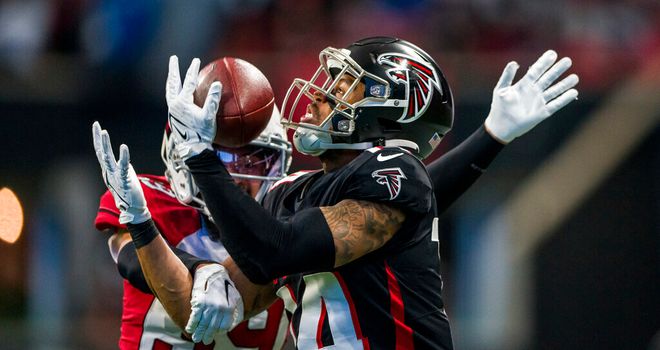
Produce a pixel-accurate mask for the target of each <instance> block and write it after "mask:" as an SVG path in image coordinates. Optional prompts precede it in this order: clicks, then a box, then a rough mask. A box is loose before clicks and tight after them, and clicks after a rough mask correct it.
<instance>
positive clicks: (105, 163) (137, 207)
mask: <svg viewBox="0 0 660 350" xmlns="http://www.w3.org/2000/svg"><path fill="white" fill-rule="evenodd" d="M92 137H93V138H94V150H95V151H96V158H97V159H98V161H99V164H100V165H101V174H102V175H103V182H105V185H106V186H107V187H108V190H110V193H112V197H113V198H114V199H115V205H116V206H117V208H118V209H119V222H120V223H122V224H126V223H131V224H139V223H143V222H145V221H147V220H148V219H150V218H151V214H150V213H149V209H147V201H146V200H145V199H144V193H143V192H142V186H141V185H140V181H139V180H138V177H137V175H136V174H135V170H133V166H132V165H131V164H130V154H129V153H128V146H126V145H121V146H120V147H119V161H117V160H116V158H115V154H114V153H113V152H112V145H111V144H110V135H108V132H107V131H106V130H101V125H100V124H99V122H94V124H93V125H92Z"/></svg>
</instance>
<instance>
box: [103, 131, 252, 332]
mask: <svg viewBox="0 0 660 350" xmlns="http://www.w3.org/2000/svg"><path fill="white" fill-rule="evenodd" d="M93 137H94V148H95V150H96V155H97V158H98V160H99V164H100V166H101V173H102V176H103V180H104V182H105V184H106V186H107V187H108V189H109V191H110V193H111V194H112V196H113V198H114V200H115V205H116V206H117V208H118V209H119V212H120V214H119V222H120V223H121V224H126V226H127V228H128V231H129V232H130V235H131V239H132V240H133V244H134V245H135V249H136V251H137V256H138V259H139V261H140V264H141V267H142V271H143V273H144V276H145V278H146V280H147V282H148V284H149V286H150V287H151V289H152V291H153V292H154V294H155V295H156V296H157V297H158V299H159V300H160V301H161V303H162V304H163V306H164V307H165V310H166V311H167V313H168V314H169V315H170V316H171V317H172V319H173V320H174V322H175V323H176V324H177V325H179V326H180V327H182V328H183V326H184V325H186V324H187V321H188V319H189V315H190V312H191V303H192V304H194V300H193V301H192V302H191V291H193V290H195V289H196V288H197V289H202V293H201V294H204V292H205V290H204V289H205V284H206V282H207V281H206V280H205V279H206V278H211V277H212V278H214V279H215V280H222V281H224V282H225V283H228V284H229V285H230V286H233V282H232V281H231V278H229V276H228V274H227V272H226V270H225V269H224V267H222V266H221V265H219V264H212V266H211V267H209V268H207V267H206V266H205V267H202V268H200V269H199V270H198V271H200V272H201V270H202V269H204V272H203V273H202V275H204V279H197V280H196V282H197V281H198V280H200V283H194V284H193V279H192V275H191V274H190V273H189V271H188V269H187V268H186V266H185V265H184V264H183V262H181V260H179V259H178V258H177V256H176V255H175V254H174V253H173V252H172V250H171V249H170V247H169V246H168V245H167V243H166V242H165V240H164V239H163V238H162V237H161V236H160V234H159V232H158V229H157V228H156V226H155V225H154V223H153V221H152V220H151V214H150V213H149V210H148V209H147V206H146V200H145V198H144V194H143V192H142V187H141V186H140V184H139V180H138V178H137V175H136V174H135V171H134V170H133V167H132V166H131V164H130V159H129V157H130V155H129V152H128V147H126V146H125V145H121V147H120V157H119V160H118V161H117V160H116V158H115V156H114V153H113V151H112V145H111V144H110V137H109V135H108V133H107V131H105V130H101V127H100V125H99V124H98V123H94V126H93ZM124 247H125V246H124ZM196 274H199V272H196ZM200 285H201V287H200ZM224 291H225V293H224V295H223V296H224V298H218V303H220V304H221V306H222V308H221V310H222V311H223V312H222V313H220V314H219V315H218V316H217V317H216V318H214V319H213V321H214V322H216V321H217V322H216V324H214V325H213V326H214V328H213V332H214V333H215V331H217V330H218V329H223V330H227V329H229V327H231V326H232V325H233V324H236V323H238V322H240V320H241V319H242V316H243V312H242V303H241V300H240V294H239V292H238V291H237V290H236V288H229V289H224ZM239 306H240V312H237V310H239ZM202 335H204V340H205V341H207V340H208V343H210V341H211V339H210V338H212V336H213V334H209V333H208V332H202V333H201V334H200V333H198V332H197V331H196V332H195V334H193V340H194V341H199V340H201V339H202Z"/></svg>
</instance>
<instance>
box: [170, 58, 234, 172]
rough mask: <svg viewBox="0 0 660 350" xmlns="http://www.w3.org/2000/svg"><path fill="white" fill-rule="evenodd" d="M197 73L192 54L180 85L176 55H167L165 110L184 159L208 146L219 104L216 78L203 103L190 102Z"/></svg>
mask: <svg viewBox="0 0 660 350" xmlns="http://www.w3.org/2000/svg"><path fill="white" fill-rule="evenodd" d="M198 76H199V58H195V59H193V60H192V63H191V64H190V67H189V68H188V72H187V73H186V79H185V80H184V82H183V87H182V86H181V77H180V76H179V59H178V58H177V57H176V56H172V57H170V68H169V72H168V74H167V85H166V87H165V98H166V100H167V107H168V110H169V117H168V122H169V124H170V128H171V130H172V135H173V137H174V142H175V145H176V150H177V152H178V153H179V156H180V157H181V158H182V159H183V160H184V161H185V160H186V159H188V158H190V157H192V156H194V155H197V154H199V153H201V152H202V151H203V150H205V149H212V146H211V143H212V142H213V139H214V138H215V131H216V120H215V114H216V113H217V111H218V106H219V104H220V95H221V93H222V84H221V83H220V82H219V81H216V82H213V84H211V87H210V88H209V92H208V95H207V96H206V101H205V102H204V107H202V108H200V107H199V106H197V105H196V104H195V103H194V102H193V93H194V92H195V88H196V87H197V83H198V82H197V81H198Z"/></svg>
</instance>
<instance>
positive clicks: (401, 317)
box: [385, 262, 415, 350]
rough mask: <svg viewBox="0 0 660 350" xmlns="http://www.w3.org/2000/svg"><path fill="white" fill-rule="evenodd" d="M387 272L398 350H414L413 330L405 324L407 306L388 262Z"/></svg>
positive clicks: (386, 265)
mask: <svg viewBox="0 0 660 350" xmlns="http://www.w3.org/2000/svg"><path fill="white" fill-rule="evenodd" d="M385 272H386V273H387V287H388V289H389V292H390V313H391V314H392V318H393V319H394V329H395V337H396V349H397V350H399V349H401V350H404V349H405V350H410V349H414V348H415V344H414V343H413V334H412V329H411V328H410V327H409V326H408V325H406V323H405V306H404V305H403V298H402V297H401V289H400V288H399V282H398V281H397V279H396V276H395V275H394V272H392V269H390V265H388V264H387V262H385Z"/></svg>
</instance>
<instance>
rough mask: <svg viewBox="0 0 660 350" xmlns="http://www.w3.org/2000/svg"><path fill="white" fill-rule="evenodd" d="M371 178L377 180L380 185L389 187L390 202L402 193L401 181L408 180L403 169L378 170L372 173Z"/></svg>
mask: <svg viewBox="0 0 660 350" xmlns="http://www.w3.org/2000/svg"><path fill="white" fill-rule="evenodd" d="M371 177H373V178H375V179H376V182H377V183H378V184H380V185H385V186H387V189H388V191H390V200H392V199H394V198H396V197H397V196H398V195H399V192H401V179H406V175H405V174H404V173H403V171H401V168H387V169H380V170H376V171H374V172H373V173H371Z"/></svg>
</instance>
